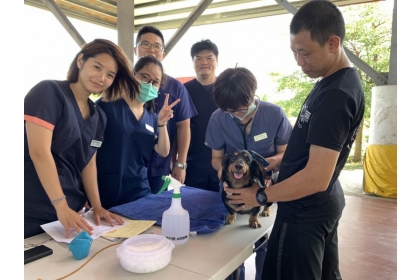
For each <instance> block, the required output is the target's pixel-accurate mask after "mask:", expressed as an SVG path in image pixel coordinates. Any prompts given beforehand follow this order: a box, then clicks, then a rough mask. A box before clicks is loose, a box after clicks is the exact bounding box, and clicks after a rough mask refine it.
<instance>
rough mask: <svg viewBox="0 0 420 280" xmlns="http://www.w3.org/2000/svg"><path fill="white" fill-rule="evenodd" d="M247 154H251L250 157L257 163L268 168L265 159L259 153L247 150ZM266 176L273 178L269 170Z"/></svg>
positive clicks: (271, 171)
mask: <svg viewBox="0 0 420 280" xmlns="http://www.w3.org/2000/svg"><path fill="white" fill-rule="evenodd" d="M248 152H249V153H250V154H251V156H252V157H253V158H254V159H255V160H256V161H258V162H259V163H261V164H262V165H263V166H264V167H266V166H269V165H270V164H269V163H268V161H266V160H265V158H263V157H262V156H261V155H260V154H259V153H257V152H255V151H253V150H248ZM267 174H268V176H273V170H270V171H268V172H267Z"/></svg>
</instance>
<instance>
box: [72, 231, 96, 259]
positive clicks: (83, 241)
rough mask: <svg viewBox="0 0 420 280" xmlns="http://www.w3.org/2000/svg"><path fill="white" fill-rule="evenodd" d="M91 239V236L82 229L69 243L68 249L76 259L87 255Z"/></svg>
mask: <svg viewBox="0 0 420 280" xmlns="http://www.w3.org/2000/svg"><path fill="white" fill-rule="evenodd" d="M92 241H93V239H92V237H90V235H89V234H88V233H87V232H86V231H82V232H81V233H79V234H78V235H77V236H76V237H75V238H74V239H73V240H72V241H71V242H70V243H69V249H70V251H71V253H72V254H73V256H74V258H75V259H76V260H82V259H84V258H86V257H87V256H88V255H89V252H90V246H91V245H92Z"/></svg>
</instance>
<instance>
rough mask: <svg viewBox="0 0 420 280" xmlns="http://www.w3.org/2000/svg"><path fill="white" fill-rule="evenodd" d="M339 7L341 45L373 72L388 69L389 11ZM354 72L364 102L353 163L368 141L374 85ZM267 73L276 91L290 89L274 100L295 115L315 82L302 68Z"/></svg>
mask: <svg viewBox="0 0 420 280" xmlns="http://www.w3.org/2000/svg"><path fill="white" fill-rule="evenodd" d="M341 10H342V13H343V16H344V18H345V20H346V22H347V24H346V39H345V41H344V46H345V47H346V48H347V49H349V50H350V51H351V52H353V53H354V54H355V55H356V56H357V57H359V58H360V59H361V60H363V61H364V62H366V63H367V64H368V65H370V66H371V67H372V68H373V69H375V71H377V72H388V71H389V56H390V46H391V30H392V14H390V13H389V12H388V11H387V10H386V9H385V8H384V5H383V3H381V2H379V3H369V4H360V5H352V6H348V7H345V8H342V9H341ZM358 73H359V76H360V80H361V82H362V86H363V89H364V92H365V102H366V104H365V115H364V122H363V123H364V126H363V129H361V130H360V131H359V134H358V136H357V138H356V140H355V143H354V152H353V155H351V156H349V160H352V161H355V162H359V161H361V159H362V150H363V145H364V144H366V143H367V142H368V137H365V140H364V141H363V139H364V137H363V130H365V129H369V126H370V108H371V99H372V98H371V97H372V87H374V86H375V84H374V82H373V81H372V79H371V78H370V77H368V76H367V75H366V74H365V73H364V72H362V71H361V70H360V69H358ZM270 76H271V77H273V78H274V79H276V80H277V82H278V87H277V91H278V92H282V91H285V90H291V91H293V93H294V94H295V95H294V97H293V98H291V99H289V100H284V101H277V102H275V103H276V104H278V105H280V106H281V107H282V108H283V109H284V111H285V113H286V114H287V116H288V117H289V118H297V117H298V114H299V110H300V108H301V106H302V104H303V102H304V101H305V99H306V97H307V96H308V94H309V92H310V91H311V89H312V87H313V85H314V82H315V81H314V80H313V79H310V78H308V77H307V76H306V75H304V74H303V73H302V71H297V72H294V73H293V74H291V75H288V76H282V75H281V74H280V73H270Z"/></svg>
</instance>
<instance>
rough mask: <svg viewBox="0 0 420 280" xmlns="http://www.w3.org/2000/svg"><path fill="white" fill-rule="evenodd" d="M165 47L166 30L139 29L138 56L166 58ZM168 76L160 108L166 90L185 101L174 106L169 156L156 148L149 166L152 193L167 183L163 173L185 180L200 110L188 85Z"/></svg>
mask: <svg viewBox="0 0 420 280" xmlns="http://www.w3.org/2000/svg"><path fill="white" fill-rule="evenodd" d="M164 47H165V42H164V39H163V34H162V32H161V31H160V30H159V29H157V28H155V27H154V26H143V27H142V28H141V29H140V30H139V32H138V33H137V38H136V46H135V47H134V53H135V54H136V56H137V57H138V58H140V57H142V56H153V57H156V58H157V59H158V60H159V61H162V60H163V58H164V57H165V53H164ZM164 80H165V83H164V84H163V85H162V86H161V87H160V89H159V95H158V97H157V98H156V99H155V105H156V110H157V111H158V112H159V110H160V109H161V108H162V106H163V102H164V101H165V94H166V93H169V101H168V102H169V104H171V103H172V102H174V101H175V100H177V99H180V100H181V102H179V103H178V104H177V105H176V106H175V107H173V108H172V109H173V110H174V117H173V118H172V119H170V120H169V121H168V123H167V128H168V134H169V141H170V142H171V150H170V152H169V156H167V157H161V156H159V155H158V154H157V153H156V152H155V151H152V156H151V159H150V162H149V167H148V170H147V176H148V179H149V184H150V189H151V191H152V193H158V192H159V190H160V189H161V188H162V186H163V183H164V181H163V180H162V175H169V174H171V175H172V177H174V178H175V179H177V180H178V181H180V182H181V183H184V182H185V172H186V169H187V152H188V147H189V144H190V138H191V132H190V118H191V117H194V116H195V115H196V114H197V111H196V109H195V107H194V104H193V102H192V101H191V98H190V96H189V95H188V92H187V90H186V89H185V87H184V85H183V84H182V83H181V82H179V81H178V80H176V79H174V78H173V77H171V76H168V75H166V74H165V78H164ZM172 159H175V162H174V163H173V168H172V170H171V160H172Z"/></svg>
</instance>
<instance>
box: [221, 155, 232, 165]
mask: <svg viewBox="0 0 420 280" xmlns="http://www.w3.org/2000/svg"><path fill="white" fill-rule="evenodd" d="M231 155H232V153H229V154H225V156H224V158H223V160H222V167H225V166H228V165H229V161H230V157H231Z"/></svg>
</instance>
